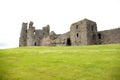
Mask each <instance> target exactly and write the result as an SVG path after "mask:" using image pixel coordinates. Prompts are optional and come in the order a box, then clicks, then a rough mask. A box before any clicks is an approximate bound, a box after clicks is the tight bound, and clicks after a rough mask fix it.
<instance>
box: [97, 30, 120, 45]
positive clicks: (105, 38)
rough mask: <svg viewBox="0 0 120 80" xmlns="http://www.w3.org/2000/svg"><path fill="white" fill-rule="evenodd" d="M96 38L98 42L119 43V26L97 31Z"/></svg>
mask: <svg viewBox="0 0 120 80" xmlns="http://www.w3.org/2000/svg"><path fill="white" fill-rule="evenodd" d="M98 39H99V43H100V44H111V43H120V28H116V29H111V30H105V31H99V32H98Z"/></svg>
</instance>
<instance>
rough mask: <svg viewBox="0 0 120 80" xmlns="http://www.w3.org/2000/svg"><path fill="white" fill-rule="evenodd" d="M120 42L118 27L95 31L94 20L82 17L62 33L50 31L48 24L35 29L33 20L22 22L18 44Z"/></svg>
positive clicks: (52, 44) (77, 44)
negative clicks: (67, 30)
mask: <svg viewBox="0 0 120 80" xmlns="http://www.w3.org/2000/svg"><path fill="white" fill-rule="evenodd" d="M111 43H120V28H116V29H111V30H105V31H97V24H96V22H94V21H91V20H88V19H83V20H81V21H78V22H76V23H73V24H72V25H71V27H70V31H69V32H66V33H64V34H56V33H55V32H54V31H51V32H50V26H49V25H47V26H45V27H43V28H42V29H37V30H36V29H35V27H34V26H33V22H30V23H29V28H28V24H27V23H22V29H21V33H20V38H19V46H20V47H21V46H80V45H95V44H111Z"/></svg>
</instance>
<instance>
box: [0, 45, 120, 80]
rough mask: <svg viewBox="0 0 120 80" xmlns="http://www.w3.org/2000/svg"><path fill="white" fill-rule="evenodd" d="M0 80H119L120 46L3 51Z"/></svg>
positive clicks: (1, 54)
mask: <svg viewBox="0 0 120 80" xmlns="http://www.w3.org/2000/svg"><path fill="white" fill-rule="evenodd" d="M0 80H120V44H110V45H93V46H68V47H65V46H64V47H60V46H59V47H21V48H14V49H4V50H0Z"/></svg>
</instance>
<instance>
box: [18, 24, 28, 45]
mask: <svg viewBox="0 0 120 80" xmlns="http://www.w3.org/2000/svg"><path fill="white" fill-rule="evenodd" d="M19 46H27V23H22V29H21V33H20V38H19Z"/></svg>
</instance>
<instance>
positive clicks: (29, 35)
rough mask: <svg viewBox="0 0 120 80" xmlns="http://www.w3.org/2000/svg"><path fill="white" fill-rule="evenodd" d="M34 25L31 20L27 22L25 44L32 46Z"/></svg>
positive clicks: (33, 42)
mask: <svg viewBox="0 0 120 80" xmlns="http://www.w3.org/2000/svg"><path fill="white" fill-rule="evenodd" d="M34 34H35V27H33V22H30V23H29V29H28V30H27V46H33V45H34V44H35V35H34Z"/></svg>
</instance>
